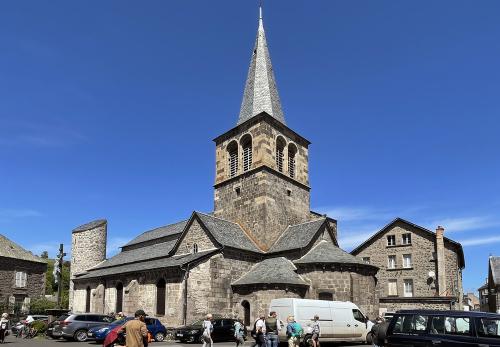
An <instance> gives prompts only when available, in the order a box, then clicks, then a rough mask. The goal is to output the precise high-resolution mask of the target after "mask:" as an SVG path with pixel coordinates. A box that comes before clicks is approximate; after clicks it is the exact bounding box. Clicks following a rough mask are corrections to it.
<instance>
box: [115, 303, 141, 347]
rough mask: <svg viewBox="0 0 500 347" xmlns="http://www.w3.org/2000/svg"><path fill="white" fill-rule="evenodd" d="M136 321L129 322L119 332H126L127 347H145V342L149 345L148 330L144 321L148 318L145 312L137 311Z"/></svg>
mask: <svg viewBox="0 0 500 347" xmlns="http://www.w3.org/2000/svg"><path fill="white" fill-rule="evenodd" d="M134 316H135V319H132V320H129V321H128V322H126V323H125V324H123V326H122V327H121V329H120V330H119V332H121V333H123V332H125V333H126V334H127V337H126V340H125V341H126V342H125V343H126V346H127V347H145V344H144V341H146V344H147V337H148V328H147V327H146V323H144V320H145V318H146V313H145V312H144V311H143V310H137V311H136V312H135V315H134Z"/></svg>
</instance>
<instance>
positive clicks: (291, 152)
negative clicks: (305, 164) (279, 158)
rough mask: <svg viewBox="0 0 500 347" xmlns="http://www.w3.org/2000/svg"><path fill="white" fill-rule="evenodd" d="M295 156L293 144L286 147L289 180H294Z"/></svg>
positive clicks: (295, 151) (295, 148)
mask: <svg viewBox="0 0 500 347" xmlns="http://www.w3.org/2000/svg"><path fill="white" fill-rule="evenodd" d="M296 154H297V147H295V145H294V144H292V143H291V144H289V145H288V174H289V175H290V177H291V178H295V155H296Z"/></svg>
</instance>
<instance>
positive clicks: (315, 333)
mask: <svg viewBox="0 0 500 347" xmlns="http://www.w3.org/2000/svg"><path fill="white" fill-rule="evenodd" d="M320 333H321V328H320V325H319V316H318V315H314V319H313V324H312V338H311V339H312V342H313V346H314V347H319V335H320Z"/></svg>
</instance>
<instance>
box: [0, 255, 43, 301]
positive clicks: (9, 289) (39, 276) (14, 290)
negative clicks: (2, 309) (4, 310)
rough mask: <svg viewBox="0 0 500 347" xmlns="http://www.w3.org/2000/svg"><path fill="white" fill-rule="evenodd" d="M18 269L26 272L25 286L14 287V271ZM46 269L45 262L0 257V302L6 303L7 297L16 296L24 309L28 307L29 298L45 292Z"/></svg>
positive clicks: (39, 295)
mask: <svg viewBox="0 0 500 347" xmlns="http://www.w3.org/2000/svg"><path fill="white" fill-rule="evenodd" d="M18 271H19V272H25V273H26V275H27V278H26V287H23V288H18V287H16V272H18ZM46 271H47V264H44V263H35V262H30V261H25V260H19V259H14V258H6V257H0V303H1V304H4V303H7V302H9V298H12V297H16V298H17V301H24V302H25V303H26V305H24V306H25V309H28V308H29V307H28V306H29V305H28V304H29V301H30V299H35V298H39V297H41V296H43V295H44V294H45V273H46ZM26 298H28V299H27V300H26ZM11 301H12V299H11Z"/></svg>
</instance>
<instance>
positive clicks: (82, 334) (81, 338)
mask: <svg viewBox="0 0 500 347" xmlns="http://www.w3.org/2000/svg"><path fill="white" fill-rule="evenodd" d="M73 337H74V338H75V340H76V341H78V342H85V341H87V337H88V336H87V330H84V329H80V330H77V331H76V332H75V335H73Z"/></svg>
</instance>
